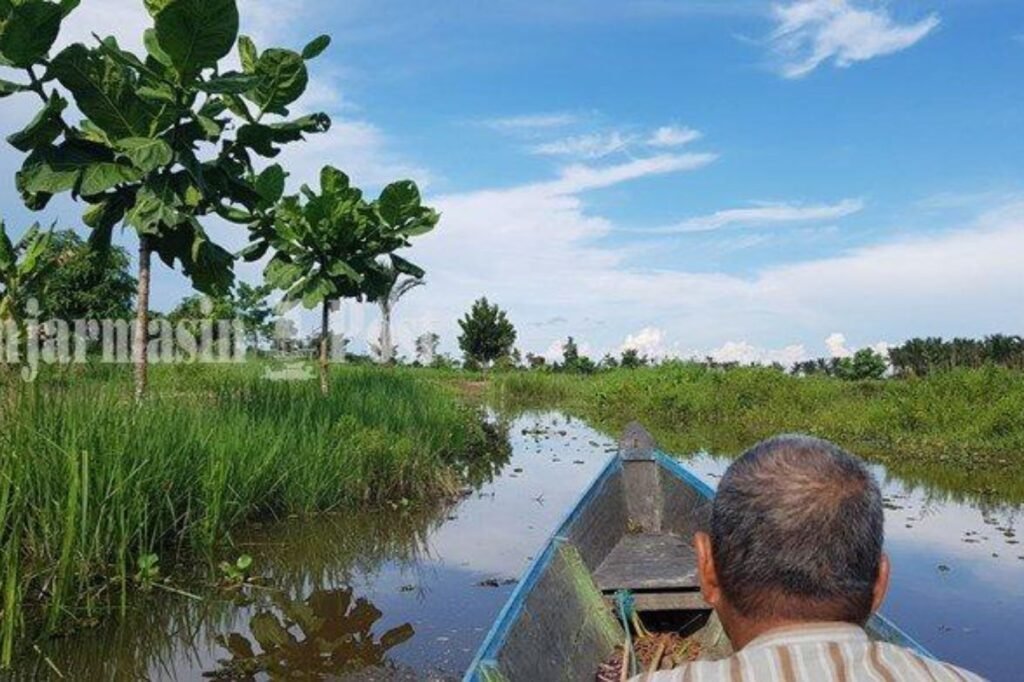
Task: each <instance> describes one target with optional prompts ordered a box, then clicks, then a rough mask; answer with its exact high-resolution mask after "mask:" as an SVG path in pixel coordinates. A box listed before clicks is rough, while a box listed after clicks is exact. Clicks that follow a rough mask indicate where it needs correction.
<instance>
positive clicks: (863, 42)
mask: <svg viewBox="0 0 1024 682" xmlns="http://www.w3.org/2000/svg"><path fill="white" fill-rule="evenodd" d="M862 6H863V7H862ZM774 15H775V19H776V21H777V23H778V26H777V28H776V29H775V31H774V32H773V33H772V34H771V45H772V47H773V49H774V50H775V52H776V54H777V55H778V56H779V57H780V58H781V60H782V66H781V72H782V75H783V76H785V77H786V78H800V77H802V76H805V75H807V74H808V73H810V72H811V71H813V70H814V69H816V68H817V67H818V66H819V65H821V64H822V63H823V62H825V61H827V60H829V59H831V60H833V61H834V62H835V64H836V66H839V67H846V66H850V65H851V64H854V63H855V62H860V61H866V60H868V59H872V58H874V57H879V56H882V55H887V54H892V53H894V52H899V51H900V50H904V49H906V48H908V47H910V46H911V45H914V44H915V43H917V42H918V41H919V40H921V39H922V38H924V37H925V36H926V35H928V34H929V33H931V31H932V30H933V29H935V27H936V26H938V25H939V18H938V16H937V15H935V14H932V15H929V16H927V17H925V18H924V19H921V20H920V21H917V22H915V23H911V24H899V23H897V22H896V21H894V20H893V18H892V17H891V16H890V15H889V12H888V11H887V10H886V9H885V8H884V7H883V6H877V5H876V6H875V7H870V6H867V5H865V3H862V2H854V1H853V0H797V1H796V2H791V3H789V4H787V5H775V7H774Z"/></svg>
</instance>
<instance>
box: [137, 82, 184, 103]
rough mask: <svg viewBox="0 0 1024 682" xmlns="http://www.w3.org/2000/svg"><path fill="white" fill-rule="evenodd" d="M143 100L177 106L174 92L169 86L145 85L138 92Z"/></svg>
mask: <svg viewBox="0 0 1024 682" xmlns="http://www.w3.org/2000/svg"><path fill="white" fill-rule="evenodd" d="M135 92H136V94H138V96H139V97H141V98H142V99H146V100H150V101H153V102H158V103H160V104H177V103H178V101H177V99H175V97H174V90H172V89H171V88H170V86H168V85H155V86H154V85H143V86H141V87H139V88H138V89H137V90H136V91H135Z"/></svg>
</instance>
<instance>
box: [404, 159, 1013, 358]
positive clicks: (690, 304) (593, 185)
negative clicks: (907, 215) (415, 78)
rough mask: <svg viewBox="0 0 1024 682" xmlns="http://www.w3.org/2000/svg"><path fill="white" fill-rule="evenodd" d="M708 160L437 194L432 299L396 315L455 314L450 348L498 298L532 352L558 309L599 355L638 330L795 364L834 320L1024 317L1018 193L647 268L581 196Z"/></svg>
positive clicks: (980, 325)
mask: <svg viewBox="0 0 1024 682" xmlns="http://www.w3.org/2000/svg"><path fill="white" fill-rule="evenodd" d="M700 165H701V164H693V163H689V164H682V163H680V162H679V160H678V159H674V158H670V159H663V160H657V157H655V160H652V159H644V160H640V161H639V162H630V163H626V164H619V165H613V166H607V167H603V168H600V169H598V168H593V167H583V166H579V167H575V168H574V169H567V170H566V171H564V172H563V173H562V175H561V176H560V177H559V178H558V179H556V180H553V181H550V182H542V183H533V184H529V185H523V186H518V187H510V188H504V189H489V190H480V191H475V192H469V193H459V194H449V195H445V196H439V197H432V198H431V199H430V201H431V202H432V204H433V205H435V206H437V207H438V208H439V209H440V210H441V211H442V213H443V218H442V222H441V224H440V226H439V227H438V229H437V230H436V231H435V232H433V233H431V234H429V235H426V236H425V237H423V238H422V239H420V240H418V243H417V245H416V247H415V249H414V252H413V253H412V254H411V255H412V257H414V259H415V260H416V261H417V262H418V263H420V264H421V265H423V266H425V267H426V269H427V271H428V273H429V275H428V276H429V277H430V278H431V282H430V289H429V291H430V296H422V297H418V298H417V299H415V300H414V301H410V303H409V306H408V309H407V310H405V311H402V312H401V313H400V317H401V316H404V315H406V314H408V315H409V316H410V317H412V316H414V315H418V314H423V315H424V316H425V317H426V314H427V313H429V317H430V319H434V320H442V321H446V322H444V323H443V324H444V326H441V327H438V328H435V329H433V330H432V331H436V332H438V333H440V334H441V336H442V338H443V339H444V342H445V343H446V347H447V348H448V349H449V350H453V346H454V344H453V339H454V337H455V335H456V333H457V330H456V327H455V320H456V319H457V318H458V316H460V315H461V314H462V313H463V312H465V310H466V309H468V307H469V304H470V303H471V302H472V301H473V299H475V298H477V297H479V296H481V295H487V296H488V297H489V298H490V299H491V300H492V301H495V302H497V303H498V304H500V305H501V306H502V307H504V308H505V309H507V310H508V311H509V316H510V318H511V319H512V321H513V322H514V323H515V324H516V326H517V329H518V331H519V334H520V337H519V340H518V342H517V345H519V347H520V348H521V349H522V350H523V351H524V352H525V351H534V352H537V351H538V350H541V351H542V350H545V349H548V346H549V345H550V344H551V341H552V339H551V336H550V331H548V330H546V329H545V328H543V327H538V326H536V325H534V323H536V322H540V321H543V320H549V319H551V318H552V317H555V316H560V317H565V318H567V320H566V322H565V323H564V324H563V325H562V326H561V329H564V330H565V331H564V333H566V334H573V335H574V336H576V335H578V336H579V337H580V338H584V337H585V338H586V339H587V340H588V342H589V343H590V344H591V345H592V346H593V348H594V349H595V350H594V355H595V357H599V356H600V355H602V354H603V353H605V352H608V351H611V352H616V351H617V350H619V349H621V348H622V347H623V338H624V335H625V334H626V332H628V330H640V331H638V332H633V333H632V334H630V336H631V337H632V338H627V340H628V341H630V342H631V344H633V345H636V346H641V345H643V346H645V347H647V348H649V349H657V351H658V352H659V353H661V352H663V353H664V354H666V355H668V354H671V355H679V356H683V357H689V356H691V355H697V357H703V355H705V354H707V353H708V351H703V350H702V351H700V353H699V354H698V353H697V352H695V351H694V352H686V351H684V350H682V349H711V351H710V352H711V353H712V354H714V355H717V356H718V357H720V358H734V359H735V358H738V359H742V360H743V361H752V360H755V359H757V360H762V361H768V362H771V361H773V360H778V361H779V362H784V363H785V364H788V363H789V361H790V360H793V361H795V360H796V359H797V358H798V356H800V355H801V353H798V352H797V347H798V346H800V345H803V347H804V349H805V350H806V349H808V348H810V347H811V344H813V345H815V346H817V345H818V344H821V343H822V342H821V341H820V340H821V339H824V338H825V337H826V336H828V335H829V334H830V333H832V332H833V331H835V330H837V329H842V330H844V331H845V332H846V333H847V334H848V335H851V337H852V338H857V339H880V338H885V339H903V338H908V337H910V336H915V335H931V334H936V335H947V336H950V335H980V334H984V333H990V332H993V331H999V330H1005V329H1006V325H1007V324H1012V321H1013V320H1017V319H1021V318H1022V316H1024V275H1022V274H1021V271H1020V267H1019V262H1018V261H1019V259H1018V255H1019V254H1020V253H1021V252H1024V201H1022V200H1018V201H1017V202H1015V203H1010V204H1007V205H1004V206H1002V207H1000V208H998V209H996V210H991V211H989V212H988V213H986V214H983V215H982V216H980V217H978V218H977V219H976V220H974V221H973V222H970V223H968V224H964V225H962V226H961V227H960V228H959V229H956V230H950V231H946V232H938V233H930V234H928V235H923V236H917V237H903V238H899V239H893V240H887V241H883V242H881V243H877V244H874V245H870V246H864V247H860V248H857V249H853V250H849V251H846V252H843V253H840V254H838V255H835V256H832V257H828V258H820V259H815V260H809V261H803V262H796V263H791V264H783V265H775V266H771V267H766V268H760V269H756V270H753V271H749V272H745V273H738V274H727V273H722V272H691V271H688V270H687V269H686V268H677V269H652V268H650V267H646V266H644V265H643V261H642V260H641V259H638V258H636V257H635V254H636V251H635V250H634V249H633V248H631V247H630V244H629V243H628V242H626V243H623V242H622V241H621V240H618V241H616V242H615V243H606V242H605V241H604V240H605V239H606V238H607V237H609V235H610V234H611V233H612V232H613V231H616V230H615V225H614V224H613V223H612V222H611V221H609V220H607V219H606V218H604V217H601V216H599V215H594V214H592V213H590V212H589V211H588V210H587V208H586V204H585V203H584V201H583V199H582V198H581V196H580V195H581V193H582V192H583V191H586V190H593V189H597V188H600V187H607V186H610V185H612V184H615V183H618V182H624V181H626V180H635V179H639V178H642V177H645V176H647V175H651V174H655V173H667V172H675V171H674V170H673V169H682V168H684V167H690V168H695V167H699V166H700ZM588 320H601V321H603V323H604V324H602V325H596V324H593V323H590V322H588ZM645 330H646V331H645ZM652 330H656V331H652ZM415 331H416V332H417V333H422V332H423V331H426V330H425V329H418V330H415ZM730 342H731V343H730ZM825 350H826V348H825V347H822V350H821V351H816V352H815V353H814V355H817V354H818V352H822V353H823V352H825Z"/></svg>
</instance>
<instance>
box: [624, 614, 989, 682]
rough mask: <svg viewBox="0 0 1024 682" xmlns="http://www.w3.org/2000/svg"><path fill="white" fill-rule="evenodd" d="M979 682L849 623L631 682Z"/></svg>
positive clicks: (803, 630) (769, 640)
mask: <svg viewBox="0 0 1024 682" xmlns="http://www.w3.org/2000/svg"><path fill="white" fill-rule="evenodd" d="M762 680H765V681H770V682H862V681H864V682H903V681H904V680H907V681H908V682H918V681H920V682H933V681H934V682H980V681H981V680H982V678H980V677H978V676H977V675H975V674H974V673H970V672H967V671H966V670H961V669H959V668H957V667H955V666H952V665H949V664H947V663H941V662H939V661H935V660H932V659H930V658H925V657H923V656H920V655H918V654H916V653H914V652H913V651H910V650H909V649H904V648H903V647H899V646H896V645H895V644H888V643H885V642H873V641H871V640H870V639H868V636H867V633H865V632H864V630H863V629H861V628H859V627H857V626H855V625H850V624H847V623H813V624H808V625H797V626H790V627H783V628H779V629H776V630H772V631H770V632H767V633H765V634H763V635H761V636H760V637H758V638H756V639H754V640H753V641H752V642H750V643H749V644H748V645H747V646H745V647H743V649H742V650H740V651H739V652H737V653H736V654H734V655H732V656H730V657H729V658H726V659H724V660H721V661H697V662H694V663H689V664H687V665H684V666H682V667H679V668H676V669H675V670H667V671H663V672H658V673H647V674H645V675H640V676H638V677H635V678H633V680H632V681H631V682H761V681H762Z"/></svg>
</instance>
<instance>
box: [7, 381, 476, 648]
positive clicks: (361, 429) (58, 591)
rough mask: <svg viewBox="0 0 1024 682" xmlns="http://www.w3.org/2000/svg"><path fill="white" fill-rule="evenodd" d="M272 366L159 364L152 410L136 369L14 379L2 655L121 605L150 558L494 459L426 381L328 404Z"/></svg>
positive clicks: (451, 401)
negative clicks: (137, 384) (39, 632)
mask: <svg viewBox="0 0 1024 682" xmlns="http://www.w3.org/2000/svg"><path fill="white" fill-rule="evenodd" d="M263 369H264V368H263V367H262V366H260V365H258V364H255V363H254V364H253V365H246V366H209V365H206V366H183V367H157V368H154V372H153V379H152V391H151V395H150V397H149V398H148V399H147V400H146V401H145V402H144V403H143V404H142V405H141V406H136V405H135V404H134V403H133V402H132V401H131V399H130V395H131V389H130V376H129V374H128V372H127V371H126V370H125V369H124V368H109V367H95V368H73V369H71V370H69V371H67V372H58V373H55V374H53V375H51V376H48V377H46V378H45V379H40V380H39V381H37V382H36V383H33V384H24V383H22V382H20V381H18V380H17V378H16V377H14V376H12V375H10V374H8V375H7V376H6V377H0V562H2V565H3V578H2V580H0V608H2V613H0V658H2V659H3V661H9V660H10V657H11V655H12V653H13V651H14V648H15V646H16V645H17V640H18V638H19V637H22V636H23V635H25V634H26V633H28V632H30V631H35V630H36V629H37V627H38V626H39V625H43V626H44V629H45V631H49V632H53V631H56V630H59V629H61V628H63V627H67V626H69V625H73V624H74V622H75V621H76V620H77V619H78V618H80V617H85V616H88V615H91V614H102V613H103V611H104V610H105V608H106V607H108V606H109V605H110V604H111V603H114V604H117V603H120V604H122V605H123V604H124V602H125V600H126V599H127V595H128V592H129V590H131V589H133V588H132V584H133V581H132V576H133V574H134V573H135V570H136V568H135V565H136V561H137V559H138V557H139V556H141V555H143V554H145V553H148V552H156V553H159V554H160V556H161V558H162V559H163V560H164V561H163V562H162V564H163V565H164V566H165V567H166V566H168V565H169V564H171V563H172V562H173V558H174V555H175V554H177V553H179V552H182V551H185V552H187V553H190V554H195V553H197V552H199V553H202V552H204V551H210V550H213V549H215V548H217V547H218V546H222V545H224V544H227V543H230V535H229V533H230V531H231V529H232V528H235V527H237V526H238V525H239V524H240V523H242V522H244V521H246V520H248V519H252V518H254V517H258V516H267V515H284V514H293V513H299V514H301V513H304V512H311V511H319V510H325V509H330V508H335V507H340V506H350V505H373V504H376V503H379V502H382V501H394V500H399V499H402V498H406V499H408V500H415V499H418V498H426V497H428V496H435V495H437V494H439V493H443V492H445V491H448V490H451V488H452V487H453V486H454V485H455V483H456V474H455V472H456V470H457V466H458V467H461V465H459V464H458V463H457V461H456V460H457V459H458V458H459V457H460V456H463V455H465V454H467V453H470V452H476V451H479V450H481V449H482V448H483V447H484V441H485V433H484V430H483V427H482V424H481V420H480V419H479V415H478V414H477V413H476V412H474V411H473V410H471V409H469V408H467V407H465V406H464V405H463V404H462V403H461V401H460V400H459V399H458V398H457V396H456V395H455V393H454V391H453V390H451V389H450V388H448V387H445V386H442V385H441V384H440V383H438V382H435V381H431V380H430V379H428V378H426V377H425V376H415V375H413V374H412V373H409V372H401V371H391V370H386V369H384V370H382V369H376V368H365V369H357V368H338V369H336V370H335V372H334V375H333V377H332V381H333V384H332V391H331V394H330V396H329V397H328V398H327V399H324V398H322V396H321V395H320V393H319V387H318V385H317V383H316V382H312V381H310V382H271V381H265V380H263V379H261V372H262V371H263ZM165 570H166V569H165Z"/></svg>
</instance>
